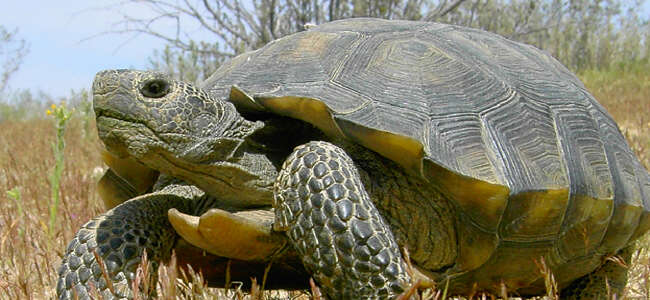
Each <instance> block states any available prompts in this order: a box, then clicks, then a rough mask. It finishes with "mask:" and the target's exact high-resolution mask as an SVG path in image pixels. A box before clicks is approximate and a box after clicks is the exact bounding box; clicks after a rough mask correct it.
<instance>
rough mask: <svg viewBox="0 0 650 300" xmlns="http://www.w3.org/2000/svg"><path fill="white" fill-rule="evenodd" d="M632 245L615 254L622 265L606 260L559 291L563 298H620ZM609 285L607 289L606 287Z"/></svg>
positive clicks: (625, 282)
mask: <svg viewBox="0 0 650 300" xmlns="http://www.w3.org/2000/svg"><path fill="white" fill-rule="evenodd" d="M634 250H635V247H634V245H631V246H627V247H626V248H623V249H621V250H620V251H619V252H618V254H617V256H618V257H619V258H621V259H622V263H624V264H625V266H622V265H621V264H620V263H619V262H615V261H613V260H607V261H606V262H605V263H604V264H603V265H602V266H600V267H598V269H596V270H595V271H593V272H591V273H589V274H587V275H585V276H583V277H581V278H579V279H577V280H575V281H574V282H572V283H571V285H569V286H568V287H566V288H564V289H563V290H562V292H561V293H560V298H561V299H563V300H580V299H621V295H623V291H624V289H625V285H626V284H627V267H626V266H629V265H630V261H631V260H632V253H634ZM608 286H609V290H607V287H608Z"/></svg>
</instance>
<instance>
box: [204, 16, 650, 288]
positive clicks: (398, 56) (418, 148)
mask: <svg viewBox="0 0 650 300" xmlns="http://www.w3.org/2000/svg"><path fill="white" fill-rule="evenodd" d="M202 87H203V88H204V89H206V90H208V91H209V92H210V93H212V94H213V95H215V96H217V97H221V98H222V99H230V101H231V102H233V103H234V104H235V106H236V107H237V108H238V110H240V111H241V112H266V113H273V114H279V115H283V116H289V117H293V118H297V119H300V120H303V121H306V122H309V123H311V124H313V125H315V126H316V127H318V128H320V129H321V130H322V131H323V132H325V133H326V134H328V135H330V136H334V137H343V138H347V139H349V140H352V141H354V142H356V143H358V144H361V145H363V146H365V147H367V148H369V149H371V150H373V151H375V152H377V153H379V154H381V155H383V156H385V157H387V158H389V159H391V160H393V161H395V162H397V163H398V164H400V165H401V166H403V167H404V168H405V169H406V170H408V172H411V173H412V174H416V175H418V176H423V177H424V178H425V179H426V180H428V182H430V183H431V184H432V185H435V186H436V187H437V188H438V189H439V190H440V191H442V192H443V193H445V194H446V195H447V196H448V197H449V198H450V199H452V200H453V203H454V204H455V206H456V207H457V208H458V209H457V211H458V213H459V216H458V220H460V222H458V229H457V232H458V242H459V249H460V252H459V254H458V258H457V262H456V264H455V265H454V267H453V268H452V269H451V270H447V271H446V273H445V274H448V275H449V276H452V277H455V278H459V279H460V278H464V280H459V281H462V282H471V281H481V280H483V279H484V278H487V277H489V276H491V275H490V274H491V273H494V274H508V275H507V276H508V277H509V278H510V279H506V280H510V282H509V284H511V285H514V286H525V285H527V284H530V282H525V281H526V280H529V281H531V280H539V278H538V277H536V278H537V279H535V278H532V277H530V276H528V275H527V274H524V272H529V271H526V270H525V269H524V268H519V267H518V266H517V265H518V264H519V263H525V262H530V260H534V259H539V258H540V257H543V258H544V259H545V260H546V262H547V264H549V265H550V266H551V268H553V270H554V271H555V272H558V273H562V274H565V275H563V276H561V277H560V279H559V280H560V281H568V280H572V279H573V278H576V277H578V276H582V275H583V274H585V273H586V272H587V271H590V270H593V268H595V267H596V266H597V265H599V264H600V263H601V260H600V259H601V257H602V256H603V255H606V254H611V253H615V252H616V251H618V250H619V249H621V248H622V247H624V246H626V245H627V244H628V243H629V242H630V241H632V240H634V239H635V238H637V237H639V236H640V235H642V234H643V233H644V232H645V231H646V230H647V229H648V228H649V227H650V217H649V216H650V213H649V211H650V176H649V175H648V172H647V171H646V170H645V169H644V168H643V166H642V165H641V164H640V162H639V161H638V159H637V158H636V157H635V155H634V154H633V152H632V151H631V150H630V147H629V146H628V144H627V143H626V141H625V138H624V137H623V135H622V134H621V132H620V130H619V129H618V127H617V125H616V123H615V122H614V120H613V119H612V118H611V117H610V116H609V114H608V113H607V112H606V111H605V109H604V108H603V107H602V106H601V105H600V104H599V103H598V102H597V101H596V100H595V99H594V97H593V96H592V95H590V94H589V92H588V91H587V90H586V89H585V87H584V85H583V84H582V83H581V82H580V81H579V80H578V79H577V78H576V76H574V75H573V74H572V73H571V72H570V71H569V70H567V69H566V68H565V67H564V66H562V65H561V64H560V63H559V62H558V61H556V60H555V59H554V58H552V57H551V56H550V55H549V54H548V53H545V52H543V51H540V50H539V49H537V48H535V47H532V46H529V45H524V44H521V43H517V42H514V41H510V40H507V39H505V38H503V37H500V36H498V35H495V34H491V33H487V32H484V31H480V30H474V29H469V28H464V27H457V26H452V25H444V24H436V23H427V22H411V21H386V20H377V19H348V20H341V21H336V22H332V23H328V24H325V25H321V26H317V27H314V28H313V29H310V30H309V31H305V32H300V33H297V34H294V35H290V36H287V37H284V38H281V39H278V40H275V41H273V42H271V43H269V44H268V45H266V46H265V47H263V48H261V49H259V50H257V51H253V52H249V53H246V54H243V55H240V56H238V57H236V58H234V59H232V60H231V61H229V62H227V63H225V64H224V65H222V66H221V67H220V69H219V70H218V71H217V72H216V73H215V74H214V75H213V76H211V77H210V78H209V79H208V80H206V82H204V83H203V85H202ZM576 263H578V264H576ZM495 269H498V270H500V271H499V272H494V270H495ZM587 269H589V270H587ZM585 270H587V271H585ZM469 271H472V272H469ZM527 278H529V279H527ZM468 284H469V283H468Z"/></svg>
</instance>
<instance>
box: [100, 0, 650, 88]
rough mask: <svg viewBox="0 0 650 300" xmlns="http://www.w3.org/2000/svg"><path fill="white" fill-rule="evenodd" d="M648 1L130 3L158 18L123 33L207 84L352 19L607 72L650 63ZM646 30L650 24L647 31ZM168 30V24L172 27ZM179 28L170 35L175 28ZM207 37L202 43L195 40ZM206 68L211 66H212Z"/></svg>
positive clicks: (155, 62) (164, 66)
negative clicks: (290, 39) (447, 29)
mask: <svg viewBox="0 0 650 300" xmlns="http://www.w3.org/2000/svg"><path fill="white" fill-rule="evenodd" d="M643 2H644V1H643V0H635V1H621V0H324V1H322V0H250V1H243V0H213V1H209V0H201V1H199V0H194V1H192V0H183V1H175V0H138V1H136V0H126V2H123V4H122V5H124V6H129V5H138V6H146V7H147V10H148V11H151V12H152V15H148V16H139V17H135V16H133V15H130V14H129V13H128V9H126V10H124V11H125V13H123V19H122V20H121V21H120V22H118V25H119V26H121V28H119V29H116V30H113V31H111V32H117V33H143V34H147V35H151V36H155V37H158V38H161V39H163V40H165V41H167V42H168V47H167V48H166V49H165V50H164V51H162V52H157V53H156V54H155V55H154V57H153V58H152V60H151V62H152V67H154V68H156V69H159V70H163V71H166V72H169V73H172V74H176V76H178V77H184V79H189V80H192V81H196V80H202V79H204V78H205V76H207V75H209V74H211V73H212V72H213V71H214V70H215V69H216V68H217V67H218V65H219V64H220V63H221V62H223V61H224V60H227V59H229V58H231V57H233V56H235V55H237V54H240V53H242V52H245V51H250V50H254V49H257V48H260V47H262V46H263V45H265V44H266V43H268V42H270V41H272V40H274V39H277V38H280V37H282V36H285V35H288V34H291V33H294V32H298V31H302V30H305V27H308V26H310V24H320V23H324V22H328V21H333V20H338V19H343V18H350V17H363V16H367V17H379V18H385V19H406V20H425V21H437V22H443V23H449V24H456V25H463V26H468V27H474V28H479V29H483V30H486V31H491V32H495V33H498V34H501V35H503V36H505V37H507V38H509V39H513V40H516V41H521V42H525V43H528V44H533V45H535V46H537V47H539V48H541V49H545V50H547V51H549V52H550V53H551V54H552V55H553V56H555V57H556V58H558V59H559V60H560V61H562V62H563V63H564V64H565V65H567V66H568V67H569V68H571V69H573V70H576V71H580V70H584V69H589V68H608V67H609V66H610V65H612V64H613V63H614V62H618V61H622V60H630V59H632V60H643V59H645V60H647V54H646V53H649V52H650V50H649V49H650V45H649V44H650V42H649V41H648V34H647V32H648V30H647V29H646V30H645V31H644V30H643V26H646V27H648V26H650V25H647V24H648V20H646V19H642V18H641V17H639V16H638V15H636V11H638V10H639V8H640V7H641V5H642V4H643ZM644 24H645V25H644ZM165 25H166V26H165ZM170 27H171V28H173V29H174V30H173V31H170V30H169V28H170ZM196 32H201V33H203V34H202V35H201V38H200V40H201V41H197V40H195V38H196V36H197V35H192V33H196ZM206 64H207V65H206Z"/></svg>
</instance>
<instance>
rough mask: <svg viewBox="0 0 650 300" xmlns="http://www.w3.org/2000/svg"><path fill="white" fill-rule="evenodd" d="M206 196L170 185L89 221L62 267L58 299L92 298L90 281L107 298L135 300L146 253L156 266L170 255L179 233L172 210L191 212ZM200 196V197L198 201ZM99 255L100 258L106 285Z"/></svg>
mask: <svg viewBox="0 0 650 300" xmlns="http://www.w3.org/2000/svg"><path fill="white" fill-rule="evenodd" d="M202 196H203V192H201V191H200V190H199V189H198V188H195V187H192V186H184V185H170V186H167V187H165V188H163V189H162V190H161V191H159V192H155V193H152V194H147V195H143V196H140V197H136V198H133V199H131V200H129V201H126V202H124V203H122V204H120V205H118V206H116V207H115V208H113V209H111V210H109V211H108V212H106V213H104V214H102V215H101V216H98V217H96V218H94V219H93V220H91V221H89V222H88V223H86V224H85V225H83V226H82V228H81V229H80V230H79V232H77V234H76V235H75V237H74V239H73V240H72V241H71V242H70V244H69V245H68V248H67V250H66V252H65V256H64V257H63V261H62V262H61V266H60V268H59V274H58V275H59V278H58V282H57V288H56V290H57V294H58V298H59V299H75V294H76V298H78V299H90V298H91V295H90V294H89V292H90V284H91V283H92V284H93V285H94V286H95V288H96V289H97V291H98V292H99V293H100V294H101V295H102V296H104V298H106V299H114V298H118V299H120V298H131V297H132V296H133V295H132V291H131V283H132V281H133V279H134V278H135V271H136V269H137V266H138V264H139V263H140V261H141V257H142V254H143V251H145V250H146V251H147V255H148V257H149V260H150V262H151V263H152V266H153V270H152V271H151V272H150V274H156V273H157V271H156V270H157V267H158V264H159V262H161V261H164V260H166V259H167V258H169V256H170V254H171V248H172V247H173V246H174V243H175V241H176V238H177V235H176V233H175V232H174V229H173V228H172V227H171V225H170V224H169V221H168V219H167V211H168V210H169V209H170V208H176V209H178V210H181V211H184V212H187V213H190V212H191V211H192V207H193V206H195V205H196V202H195V201H196V200H197V199H198V198H200V197H202ZM195 198H197V199H195ZM95 253H96V254H97V255H99V257H101V258H102V260H103V263H104V265H105V271H106V273H107V275H108V277H109V279H110V282H109V283H107V282H106V280H105V276H104V275H103V272H102V269H101V268H100V265H99V263H98V262H97V260H96V259H95Z"/></svg>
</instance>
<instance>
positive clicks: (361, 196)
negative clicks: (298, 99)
mask: <svg viewBox="0 0 650 300" xmlns="http://www.w3.org/2000/svg"><path fill="white" fill-rule="evenodd" d="M274 189H275V190H274V192H275V201H274V202H275V203H274V207H275V209H276V218H275V223H274V229H275V230H278V231H287V235H288V236H289V240H290V242H291V244H292V245H293V247H294V248H295V249H296V251H297V252H298V254H299V256H300V257H301V258H302V261H303V264H304V265H305V267H306V269H307V271H308V272H310V273H311V274H312V276H313V277H314V279H315V280H316V281H317V282H318V284H319V285H320V286H321V287H322V289H323V290H324V292H325V293H326V294H327V295H328V296H329V297H330V298H332V299H368V298H377V297H381V298H389V297H394V296H396V295H399V294H400V293H401V292H402V291H403V290H404V288H405V287H406V285H407V284H408V282H409V280H410V279H409V276H408V274H407V273H406V271H405V269H406V267H405V266H406V265H405V262H404V260H403V259H402V256H401V254H400V250H399V248H398V246H397V242H396V241H395V238H394V237H393V234H392V233H391V231H390V228H389V227H388V226H387V224H386V222H385V221H384V220H383V219H382V217H381V216H380V215H379V211H378V210H377V208H376V207H375V206H374V205H373V203H372V201H371V200H370V197H369V196H368V193H367V192H366V190H365V188H364V186H363V185H362V183H361V179H360V177H359V173H358V171H357V169H356V167H355V166H354V163H353V161H352V159H351V158H350V157H349V156H348V155H347V154H346V153H345V152H344V151H343V150H342V149H340V148H338V147H336V146H334V145H332V144H330V143H326V142H311V143H308V144H305V145H303V146H300V147H297V148H296V149H295V151H294V152H293V153H292V154H291V155H290V156H289V158H287V160H286V161H285V163H284V165H283V167H282V170H281V172H280V174H279V176H278V179H277V181H276V183H275V187H274Z"/></svg>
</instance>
